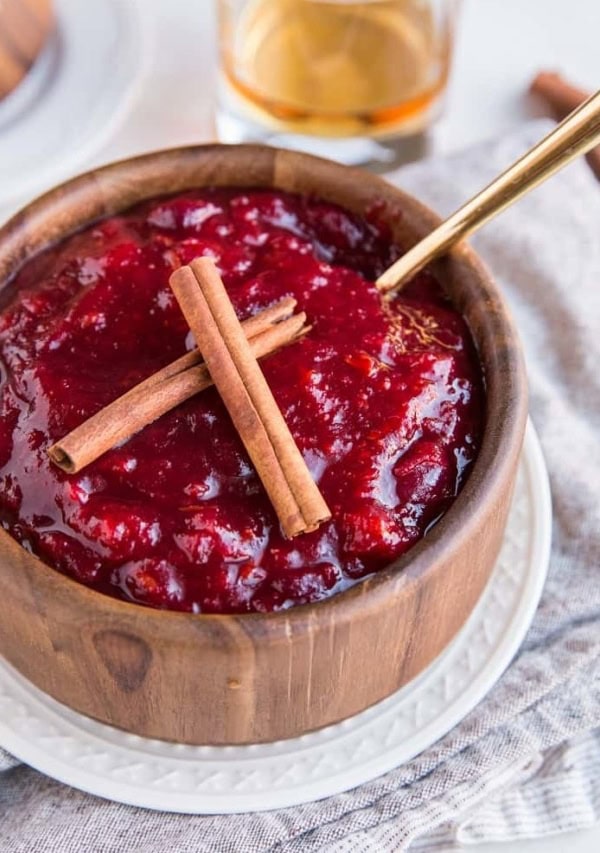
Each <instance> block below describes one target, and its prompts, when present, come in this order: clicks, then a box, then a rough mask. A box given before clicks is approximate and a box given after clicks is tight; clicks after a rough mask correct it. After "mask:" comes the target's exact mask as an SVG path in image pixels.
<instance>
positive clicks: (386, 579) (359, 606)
mask: <svg viewBox="0 0 600 853" xmlns="http://www.w3.org/2000/svg"><path fill="white" fill-rule="evenodd" d="M206 185H217V186H235V187H277V188H280V189H283V190H290V191H292V192H301V193H311V194H316V195H318V196H321V197H322V198H324V199H327V200H329V201H332V202H337V203H339V204H341V205H343V206H344V207H346V208H349V209H350V210H353V211H356V212H358V213H363V212H364V211H365V210H367V209H368V208H370V207H371V206H372V205H373V204H374V203H377V204H382V203H383V205H384V207H383V216H384V218H385V219H386V220H387V221H388V222H389V224H390V227H391V230H392V232H393V235H394V238H395V239H397V240H398V241H400V243H401V244H402V245H404V246H406V247H408V246H410V245H412V244H413V243H414V242H415V241H416V240H418V239H419V238H420V237H422V236H423V235H425V234H426V233H427V232H429V231H430V230H431V229H432V228H433V227H434V226H435V225H436V224H437V223H438V221H439V220H438V218H437V217H436V216H435V215H434V214H433V213H432V212H431V211H429V210H428V209H427V208H425V207H423V205H421V204H420V203H419V202H417V201H415V200H414V199H413V198H411V197H410V196H407V195H406V194H405V193H403V192H401V191H400V190H398V189H395V188H394V187H392V186H391V185H389V184H387V183H385V182H384V181H382V180H381V179H380V178H377V177H375V176H374V175H370V174H367V173H364V172H362V171H359V170H355V169H350V168H347V167H344V166H339V165H336V164H334V163H331V162H328V161H325V160H320V159H316V158H314V157H309V156H307V155H304V154H298V153H294V152H289V151H279V150H276V149H272V148H262V147H258V146H220V145H208V146H201V147H193V148H180V149H175V150H171V151H164V152H158V153H155V154H149V155H146V156H143V157H137V158H134V159H131V160H125V161H123V162H120V163H115V164H113V165H110V166H106V167H104V168H101V169H97V170H95V171H92V172H89V173H87V174H85V175H82V176H80V177H78V178H75V179H74V180H71V181H69V182H68V183H66V184H63V185H62V186H60V187H58V188H56V189H55V190H52V191H51V192H49V193H47V194H46V195H44V196H42V198H40V199H38V200H37V201H35V202H33V203H32V204H30V205H29V206H28V207H26V208H25V209H24V210H23V211H22V212H21V213H19V214H17V215H16V216H15V217H14V218H13V219H12V220H11V221H10V222H8V223H7V224H6V225H5V226H4V228H2V229H1V230H0V282H3V283H6V282H7V281H9V280H10V279H11V277H12V276H14V275H15V273H16V272H17V270H18V269H19V268H20V267H21V266H22V265H23V264H24V263H25V262H26V261H27V260H28V259H29V258H30V257H31V256H32V255H35V254H36V253H38V252H40V251H41V250H42V249H44V248H46V247H47V246H49V245H50V244H52V243H55V242H56V241H58V240H61V239H62V238H63V237H65V236H67V235H69V234H71V233H73V232H74V231H76V230H77V229H79V228H82V227H83V226H85V225H88V224H89V223H91V222H94V221H95V220H97V219H99V218H101V217H104V216H107V215H111V214H115V213H117V212H119V211H122V210H125V209H126V208H128V207H130V206H131V205H133V204H135V203H136V202H139V201H141V200H142V199H148V198H151V197H153V196H158V195H163V194H167V193H175V192H179V191H182V190H186V189H189V188H193V187H202V186H206ZM437 274H438V276H439V277H440V280H441V281H442V282H443V284H444V286H445V287H446V288H447V290H448V291H449V293H450V294H451V296H452V298H453V300H454V302H455V304H456V305H457V307H458V308H459V309H460V310H461V311H462V312H463V313H464V314H465V316H466V317H467V320H468V322H469V325H470V327H471V330H472V333H473V336H474V338H475V341H476V342H477V345H478V348H479V352H480V356H481V361H482V364H483V368H484V372H485V380H486V385H487V419H486V428H485V434H484V438H483V443H482V447H481V451H480V454H479V457H478V459H477V461H476V463H475V465H474V467H473V470H472V472H471V475H470V477H469V479H468V481H467V483H466V485H465V487H464V489H463V490H462V492H461V494H460V495H459V497H458V498H457V500H456V502H455V503H454V504H453V506H452V507H451V509H450V510H449V511H448V513H447V514H446V515H445V516H444V518H443V519H442V520H441V521H440V522H439V523H438V524H437V525H436V526H435V528H434V529H433V530H432V531H431V532H430V533H429V534H428V535H427V536H426V538H425V539H424V540H422V541H421V542H420V543H419V544H417V545H416V546H415V547H414V548H412V549H411V551H410V552H409V553H408V554H407V555H405V556H403V557H402V558H401V559H399V560H397V561H396V562H395V563H393V564H392V565H390V566H389V567H388V568H386V569H384V570H383V571H380V572H379V573H378V574H376V575H374V576H372V577H370V578H368V579H367V580H364V581H363V582H361V583H359V584H357V585H356V586H354V587H353V588H352V589H350V590H348V591H346V592H344V593H341V594H339V595H337V596H334V597H332V598H330V599H328V600H326V601H322V602H319V603H317V604H310V605H303V606H299V607H296V608H293V609H291V610H286V611H284V612H280V613H273V614H267V615H263V614H250V615H223V616H220V615H191V614H182V613H173V612H165V611H159V610H152V609H149V608H145V607H141V606H139V605H135V604H129V603H126V602H123V601H117V600H115V599H113V598H109V597H107V596H104V595H102V594H100V593H97V592H94V591H92V590H90V589H87V588H86V587H84V586H81V585H80V584H78V583H76V582H75V581H73V580H70V579H69V578H67V577H64V576H63V575H61V574H59V573H58V572H56V571H54V570H53V569H52V568H50V567H48V566H46V565H44V564H43V563H42V562H41V561H40V560H38V559H37V558H36V557H33V556H32V555H31V554H30V553H28V552H27V551H25V550H24V549H23V548H22V547H21V546H20V545H18V544H17V543H16V542H15V541H14V540H13V539H12V538H11V537H10V536H9V535H8V534H7V533H5V532H3V531H0V652H1V653H2V654H3V655H5V657H6V658H7V660H8V661H10V663H11V664H13V666H15V667H16V668H17V669H18V670H19V671H20V672H21V673H22V674H23V675H24V676H25V677H26V678H28V679H30V680H31V681H32V682H33V683H34V684H35V685H37V687H39V688H41V689H42V690H43V691H45V692H46V693H49V694H50V695H51V696H53V697H54V698H55V699H58V700H59V701H60V702H63V703H64V704H66V705H68V706H69V707H71V708H74V709H75V710H77V711H80V712H82V713H83V714H87V715H89V716H91V717H95V718H96V719H98V720H101V721H103V722H106V723H110V724H111V725H114V726H118V727H120V728H122V729H126V730H128V731H131V732H135V733H136V734H139V735H144V736H146V737H154V738H162V739H165V740H172V741H180V742H185V743H192V744H239V743H248V742H259V741H270V740H277V739H279V738H287V737H292V736H295V735H299V734H301V733H303V732H306V731H309V730H311V729H316V728H319V727H320V726H325V725H327V724H329V723H334V722H336V721H338V720H341V719H344V718H346V717H349V716H351V715H352V714H356V713H357V712H359V711H362V710H364V709H365V708H367V707H368V706H370V705H372V704H373V703H375V702H378V701H379V700H381V699H384V698H385V697H386V696H389V695H390V694H391V693H393V692H394V691H395V690H397V689H398V688H399V687H401V686H402V685H403V684H406V683H407V682H408V681H410V680H411V679H412V678H414V677H415V676H416V675H417V674H418V673H419V672H420V671H421V670H422V669H423V668H424V667H425V666H427V665H428V664H429V663H431V661H432V660H433V659H434V658H435V657H436V656H437V655H438V654H439V653H440V652H441V651H442V649H443V648H444V647H445V646H446V645H447V644H448V643H449V641H450V640H451V639H452V637H453V636H454V635H455V634H456V632H457V631H458V629H459V628H460V627H461V625H462V624H463V623H464V621H465V620H466V618H467V617H468V616H469V614H470V613H471V610H472V609H473V607H474V605H475V604H476V602H477V600H478V598H479V596H480V593H481V591H482V590H483V588H484V586H485V584H486V582H487V580H488V578H489V576H490V573H491V571H492V568H493V566H494V562H495V560H496V556H497V554H498V550H499V547H500V543H501V540H502V536H503V533H504V528H505V523H506V517H507V512H508V508H509V503H510V499H511V494H512V490H513V484H514V479H515V472H516V466H517V462H518V458H519V452H520V450H521V444H522V439H523V433H524V427H525V419H526V409H527V391H526V380H525V375H524V370H523V363H522V358H521V351H520V348H519V343H518V340H517V337H516V334H515V330H514V328H513V325H512V322H511V320H510V317H509V316H508V313H507V310H506V307H505V305H504V303H503V301H502V299H501V298H500V296H499V294H498V291H497V289H496V287H495V285H494V284H493V282H492V280H491V279H490V276H489V274H488V272H487V271H486V270H485V268H484V267H483V266H482V264H481V263H480V261H479V260H478V259H477V257H476V255H475V254H474V253H473V252H472V251H471V249H469V248H468V247H467V246H464V245H463V246H460V247H459V248H457V249H455V250H454V251H453V252H452V253H451V254H450V255H449V257H447V258H446V259H444V260H443V261H441V262H439V263H438V265H437Z"/></svg>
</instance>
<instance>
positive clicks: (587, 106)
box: [376, 91, 600, 294]
mask: <svg viewBox="0 0 600 853" xmlns="http://www.w3.org/2000/svg"><path fill="white" fill-rule="evenodd" d="M599 141H600V91H598V92H596V93H595V94H594V95H592V96H591V97H590V98H588V100H587V101H585V102H584V103H583V104H582V105H581V106H580V107H579V108H578V109H576V110H574V112H572V113H571V114H570V115H568V116H567V118H566V119H565V120H564V121H562V122H561V123H560V124H559V125H558V126H557V127H556V128H554V130H552V132H551V133H549V134H548V135H547V136H545V137H544V139H542V140H541V141H540V142H538V144H537V145H534V147H533V148H531V149H530V150H529V151H527V153H526V154H524V155H523V156H522V157H521V158H520V159H519V160H517V161H516V162H515V163H513V165H512V166H509V167H508V169H506V171H504V172H502V174H501V175H499V176H498V177H497V178H496V179H495V180H493V181H492V182H491V184H488V186H487V187H486V188H485V189H483V190H482V191H481V192H480V193H478V194H477V195H476V196H474V197H473V198H472V199H471V200H470V201H468V202H467V203H466V204H464V205H463V206H462V207H460V208H459V209H458V210H457V211H456V212H455V213H453V214H452V215H451V216H450V217H449V218H448V219H446V220H445V221H444V222H442V224H441V225H439V226H438V227H437V228H436V229H435V230H434V231H432V232H431V233H430V234H428V235H427V237H425V238H424V239H423V240H421V241H420V242H419V243H417V244H416V246H414V247H413V248H412V249H409V251H408V252H407V253H406V254H405V255H403V256H402V257H401V258H400V259H399V260H397V261H396V262H395V263H394V264H392V266H391V267H389V268H388V269H387V270H386V271H385V272H384V273H383V274H382V275H380V276H379V278H378V279H377V281H376V285H377V287H378V288H379V290H380V291H381V292H382V293H387V294H391V293H392V292H394V291H398V290H400V289H401V287H402V285H403V284H404V283H405V282H406V280H407V279H408V278H409V277H411V276H413V275H414V274H415V273H417V272H418V271H419V270H420V269H422V268H423V267H424V266H425V264H427V263H429V261H432V260H433V259H434V258H436V257H438V256H439V255H441V254H443V253H444V252H446V251H447V250H448V249H449V248H450V247H451V246H453V245H454V244H455V243H457V242H458V241H459V240H462V238H463V237H466V236H467V235H468V234H472V233H473V232H474V231H476V230H477V229H478V228H481V226H482V225H484V224H485V223H486V222H488V221H489V220H490V219H492V218H493V217H494V216H496V214H498V213H500V212H501V211H503V210H504V209H505V208H506V207H508V206H509V205H511V204H512V203H513V202H514V201H516V200H517V199H519V198H521V196H522V195H525V193H527V192H529V190H531V189H533V188H534V187H536V186H537V185H538V184H541V183H542V181H545V180H546V178H549V177H550V176H551V175H553V174H554V173H555V172H557V171H558V170H559V169H562V167H563V166H566V164H567V163H569V162H570V161H571V160H573V159H575V157H578V156H579V155H580V154H585V153H586V152H587V151H589V150H590V148H593V147H594V145H596V144H597V143H598V142H599Z"/></svg>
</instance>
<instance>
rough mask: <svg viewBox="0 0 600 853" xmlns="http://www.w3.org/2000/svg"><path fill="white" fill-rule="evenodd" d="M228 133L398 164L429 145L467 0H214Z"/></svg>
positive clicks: (223, 133) (219, 117) (221, 116)
mask: <svg viewBox="0 0 600 853" xmlns="http://www.w3.org/2000/svg"><path fill="white" fill-rule="evenodd" d="M217 2H218V10H219V34H220V55H221V74H220V83H219V97H218V106H217V113H216V125H217V132H218V135H219V138H220V139H221V140H222V141H225V142H250V141H253V142H267V143H271V144H273V145H279V146H283V147H291V148H298V149H301V150H304V151H309V152H311V153H316V154H321V155H323V156H327V157H332V158H333V159H336V160H340V161H342V162H345V163H351V164H361V165H370V166H372V167H374V168H380V169H389V168H391V167H393V166H394V165H395V164H397V163H399V162H405V161H407V160H410V159H415V158H417V157H418V156H420V155H422V154H423V153H424V151H425V150H426V147H427V130H428V128H429V127H430V126H431V123H432V121H433V119H434V118H435V117H436V116H437V115H438V113H439V111H440V107H441V102H442V97H443V94H444V90H445V88H446V82H447V79H448V71H449V67H450V59H451V55H452V44H453V30H454V23H455V19H456V11H457V2H458V0H217Z"/></svg>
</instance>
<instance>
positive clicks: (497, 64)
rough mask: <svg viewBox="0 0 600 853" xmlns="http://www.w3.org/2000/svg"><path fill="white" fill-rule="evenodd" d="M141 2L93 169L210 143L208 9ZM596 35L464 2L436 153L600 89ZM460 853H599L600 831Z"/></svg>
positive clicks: (583, 12)
mask: <svg viewBox="0 0 600 853" xmlns="http://www.w3.org/2000/svg"><path fill="white" fill-rule="evenodd" d="M99 1H100V0H96V2H99ZM122 2H132V0H122ZM138 2H139V4H140V6H141V8H142V9H143V12H144V15H145V17H146V20H147V21H148V24H149V29H150V30H151V31H152V33H153V35H152V37H151V39H150V41H151V44H150V52H151V53H150V56H149V61H148V63H147V67H146V70H145V75H144V80H143V83H142V86H141V89H140V94H139V97H138V99H137V101H136V103H135V104H134V106H133V110H132V112H131V114H130V115H129V116H128V117H127V118H126V119H125V120H124V121H123V122H122V123H121V125H120V127H119V128H117V130H116V132H115V134H114V135H113V138H112V139H111V140H110V142H109V143H108V144H107V145H105V146H104V148H103V149H102V150H100V151H98V152H97V154H96V155H95V156H94V158H93V159H92V160H90V163H89V165H94V164H97V163H102V162H106V161H109V160H113V159H116V158H120V157H124V156H127V155H129V154H134V153H140V152H142V151H149V150H152V149H155V148H161V147H165V146H173V145H180V144H188V143H193V142H204V141H209V140H211V139H214V131H213V124H212V119H211V114H212V94H213V91H214V80H215V63H216V59H215V35H214V4H213V0H167V2H165V0H138ZM599 32H600V2H599V0H570V2H565V0H526V2H524V0H463V5H462V14H461V19H460V25H459V29H458V40H457V50H456V56H455V62H454V68H453V73H452V76H451V80H450V87H449V93H448V99H447V108H446V113H445V115H444V117H443V118H442V119H441V120H440V122H439V124H438V126H437V127H436V130H435V134H434V140H433V152H434V153H441V154H443V153H447V152H451V151H456V150H459V149H461V148H464V147H466V146H468V145H470V144H472V143H474V142H477V141H480V140H483V139H485V138H489V137H493V136H495V135H497V134H499V133H502V132H504V131H507V130H509V129H510V128H511V127H515V126H517V125H518V124H519V123H520V122H522V121H523V120H524V119H525V118H527V117H528V116H529V117H530V116H532V115H535V108H534V106H533V105H532V104H531V103H530V102H529V101H528V99H527V98H526V97H525V95H524V93H525V91H526V89H527V85H528V83H529V81H530V79H531V78H532V76H533V75H534V73H535V72H536V71H537V70H539V69H541V68H545V69H552V70H561V71H563V72H564V73H565V74H568V76H569V77H570V78H572V79H573V80H574V81H575V82H577V83H579V84H581V85H582V86H584V87H586V88H589V89H595V88H598V87H600V54H599V53H598V46H597V45H598V33H599ZM465 849H468V850H470V851H472V853H597V851H598V850H600V826H597V827H594V828H591V829H587V830H585V831H581V832H576V833H568V834H563V835H560V836H554V837H551V838H545V839H540V840H535V841H523V842H518V843H511V844H486V845H481V846H479V845H477V846H469V847H468V848H465Z"/></svg>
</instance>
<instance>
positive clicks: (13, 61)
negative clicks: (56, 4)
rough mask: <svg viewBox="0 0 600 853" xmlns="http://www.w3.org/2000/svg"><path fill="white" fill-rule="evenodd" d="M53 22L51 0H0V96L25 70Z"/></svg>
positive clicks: (35, 55)
mask: <svg viewBox="0 0 600 853" xmlns="http://www.w3.org/2000/svg"><path fill="white" fill-rule="evenodd" d="M53 23H54V18H53V14H52V0H0V100H1V99H2V98H4V97H5V96H6V95H8V93H9V92H11V91H12V90H13V89H14V88H15V86H16V85H17V84H18V83H19V82H20V81H21V80H22V78H23V77H24V76H25V74H27V72H28V71H29V69H30V68H31V66H32V65H33V63H34V62H35V60H36V58H37V56H38V54H39V53H40V51H41V49H42V48H43V46H44V44H45V42H46V39H47V37H48V34H49V33H50V30H51V29H52V26H53Z"/></svg>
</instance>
